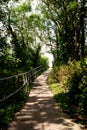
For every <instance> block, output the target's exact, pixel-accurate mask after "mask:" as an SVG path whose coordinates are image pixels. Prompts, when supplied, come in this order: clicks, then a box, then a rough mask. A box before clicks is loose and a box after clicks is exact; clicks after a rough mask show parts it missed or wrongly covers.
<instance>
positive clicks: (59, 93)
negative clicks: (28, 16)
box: [47, 58, 87, 124]
mask: <svg viewBox="0 0 87 130" xmlns="http://www.w3.org/2000/svg"><path fill="white" fill-rule="evenodd" d="M47 82H48V84H49V86H50V88H51V90H52V91H53V93H54V98H55V99H56V101H57V103H58V105H60V106H61V107H62V109H63V111H65V112H67V113H68V114H69V115H71V117H72V118H74V119H76V121H78V122H81V123H83V124H86V122H87V58H85V59H84V60H82V61H75V60H74V61H72V62H71V61H68V62H67V64H63V65H60V66H59V67H58V66H56V67H54V68H53V70H52V71H51V73H50V75H49V78H48V81H47Z"/></svg>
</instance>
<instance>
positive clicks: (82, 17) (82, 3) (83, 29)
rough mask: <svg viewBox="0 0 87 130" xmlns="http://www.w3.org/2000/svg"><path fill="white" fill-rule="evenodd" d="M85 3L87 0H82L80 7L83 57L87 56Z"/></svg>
mask: <svg viewBox="0 0 87 130" xmlns="http://www.w3.org/2000/svg"><path fill="white" fill-rule="evenodd" d="M85 4H86V0H82V1H81V8H80V33H81V40H80V43H81V57H84V56H85Z"/></svg>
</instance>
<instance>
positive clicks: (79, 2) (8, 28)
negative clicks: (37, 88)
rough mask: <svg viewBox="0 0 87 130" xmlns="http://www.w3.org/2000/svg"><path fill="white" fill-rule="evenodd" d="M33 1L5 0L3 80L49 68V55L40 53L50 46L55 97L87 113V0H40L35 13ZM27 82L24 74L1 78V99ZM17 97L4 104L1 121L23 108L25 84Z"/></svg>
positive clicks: (0, 36)
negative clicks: (52, 59) (41, 67)
mask: <svg viewBox="0 0 87 130" xmlns="http://www.w3.org/2000/svg"><path fill="white" fill-rule="evenodd" d="M32 1H33V0H32ZM32 1H31V0H25V1H23V2H20V1H18V0H11V1H10V0H1V1H0V79H1V78H5V77H8V76H11V75H15V74H19V73H24V72H26V71H29V70H31V69H33V68H35V67H37V66H39V65H41V64H42V65H44V68H45V69H44V70H46V69H47V68H48V59H47V58H45V57H44V56H42V52H41V49H42V46H43V45H45V46H46V47H48V48H49V49H48V50H47V51H48V52H50V53H52V55H53V56H54V64H53V65H54V66H53V70H52V72H51V74H50V76H49V79H48V83H49V84H52V85H51V88H53V89H54V91H55V92H56V93H55V94H56V95H55V98H56V100H57V101H58V103H59V104H60V105H61V106H63V107H64V109H66V111H67V108H69V109H68V110H69V112H72V114H73V115H74V114H75V115H77V117H79V118H82V119H83V118H87V112H86V110H87V103H86V100H87V80H86V79H87V72H86V70H87V58H86V57H87V40H86V38H87V23H86V21H87V1H86V0H73V1H72V0H66V1H64V0H41V1H38V5H37V7H36V12H35V11H34V10H33V8H34V6H32V5H33V3H32ZM35 2H36V1H35ZM22 84H23V78H22V77H21V76H19V78H18V77H16V78H13V80H11V81H10V80H9V81H6V82H4V83H3V82H1V81H0V99H2V98H3V97H4V96H6V95H5V94H9V93H10V92H13V91H14V90H15V89H17V88H19V87H20V86H21V85H22ZM4 86H5V87H4ZM19 95H20V96H19ZM16 97H17V98H18V99H19V102H18V104H17V105H16V106H15V107H14V105H13V104H12V101H13V99H14V97H13V99H12V100H9V101H8V102H7V101H6V102H5V103H3V104H0V121H1V119H3V120H2V122H0V123H1V124H4V123H5V124H8V122H9V121H10V118H11V117H12V116H13V114H12V113H13V111H16V108H20V106H21V105H22V103H23V102H24V100H25V99H26V97H27V92H26V89H23V90H22V91H20V92H19V93H18V95H17V96H16ZM16 101H18V100H16V99H15V102H16ZM20 102H21V104H20ZM11 104H12V105H11ZM6 106H7V108H6V109H5V107H6ZM12 106H13V107H12ZM3 108H4V109H3ZM14 108H15V109H14ZM5 110H6V111H5ZM10 111H11V114H12V116H10V117H9V115H10V114H9V112H10ZM2 117H3V118H2Z"/></svg>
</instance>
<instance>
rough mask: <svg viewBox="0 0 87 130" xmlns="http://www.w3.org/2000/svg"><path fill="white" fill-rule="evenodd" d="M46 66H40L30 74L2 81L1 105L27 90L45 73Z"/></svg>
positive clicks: (0, 80)
mask: <svg viewBox="0 0 87 130" xmlns="http://www.w3.org/2000/svg"><path fill="white" fill-rule="evenodd" d="M43 70H44V66H43V65H41V66H38V67H36V68H34V69H32V70H30V71H28V72H25V73H21V74H18V75H14V76H10V77H7V78H1V79H0V103H2V102H4V101H6V100H7V99H10V98H11V97H12V96H14V95H16V94H17V93H18V92H19V91H21V90H22V89H23V88H25V89H27V86H28V87H29V84H30V83H31V82H33V80H34V79H35V78H36V77H37V76H38V75H39V74H41V72H43Z"/></svg>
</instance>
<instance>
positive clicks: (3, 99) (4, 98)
mask: <svg viewBox="0 0 87 130" xmlns="http://www.w3.org/2000/svg"><path fill="white" fill-rule="evenodd" d="M42 67H43V65H41V66H38V67H36V68H34V69H32V70H30V71H27V72H25V73H21V74H18V75H13V76H9V77H7V78H2V79H0V81H4V80H7V79H11V78H14V77H16V76H22V75H25V74H29V73H30V72H31V73H32V72H34V71H35V70H38V69H39V68H40V70H41V68H42ZM40 70H38V71H37V73H38V72H39V71H40ZM35 74H36V73H35ZM31 78H32V75H31V76H30V77H29V79H31ZM29 79H28V80H27V81H25V82H24V84H23V85H22V86H21V87H20V88H18V89H17V90H15V92H13V93H11V94H9V95H8V96H6V97H5V96H4V97H3V98H2V99H0V102H3V101H5V100H7V99H8V98H10V97H12V96H13V95H15V94H16V93H18V92H19V91H20V90H21V89H22V88H23V87H24V86H25V84H27V83H28V81H29Z"/></svg>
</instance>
